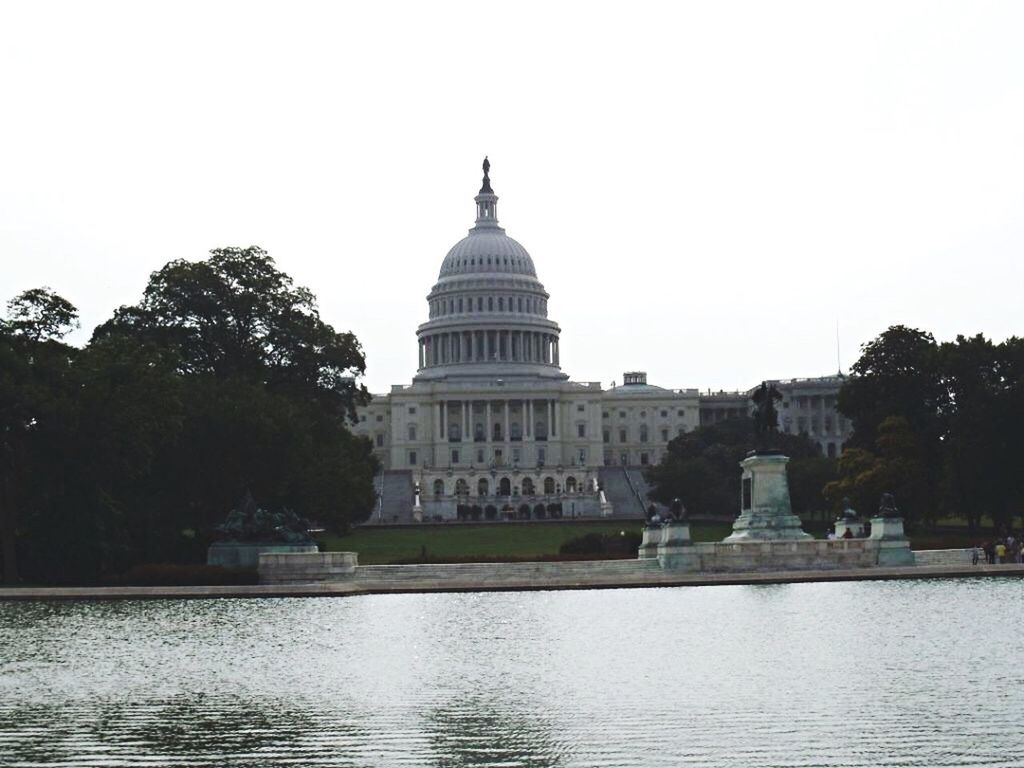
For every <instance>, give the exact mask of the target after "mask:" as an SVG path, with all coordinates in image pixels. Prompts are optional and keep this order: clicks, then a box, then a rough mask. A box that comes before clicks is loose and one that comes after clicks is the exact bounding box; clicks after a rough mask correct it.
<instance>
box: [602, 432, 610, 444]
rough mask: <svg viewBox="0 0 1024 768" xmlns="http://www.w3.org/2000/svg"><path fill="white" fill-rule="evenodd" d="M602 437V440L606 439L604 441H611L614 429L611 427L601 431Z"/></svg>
mask: <svg viewBox="0 0 1024 768" xmlns="http://www.w3.org/2000/svg"><path fill="white" fill-rule="evenodd" d="M601 438H602V440H604V442H606V443H610V442H611V441H612V431H611V430H610V429H606V430H604V431H603V432H602V433H601Z"/></svg>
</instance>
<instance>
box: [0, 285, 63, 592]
mask: <svg viewBox="0 0 1024 768" xmlns="http://www.w3.org/2000/svg"><path fill="white" fill-rule="evenodd" d="M76 325H77V311H76V310H75V308H74V307H73V306H72V305H71V304H70V303H69V302H67V301H66V300H65V299H63V298H61V297H60V296H58V295H57V294H55V293H54V292H53V291H51V290H50V289H48V288H36V289H32V290H28V291H25V292H23V293H21V294H19V295H18V296H15V297H14V298H13V299H11V300H10V301H9V302H8V304H7V317H6V319H3V320H0V557H2V558H3V579H4V581H5V582H7V583H13V582H16V581H18V579H19V567H18V537H19V532H20V529H21V527H22V525H23V522H22V519H23V517H24V515H23V514H22V511H23V510H26V509H28V510H31V509H37V508H39V507H40V505H41V504H42V502H43V498H42V497H43V496H45V494H46V493H48V491H49V488H50V486H49V485H48V484H47V483H46V482H45V480H47V479H49V478H45V479H43V482H42V483H40V482H39V481H40V480H41V478H40V477H39V472H38V467H39V461H34V460H33V459H40V458H41V457H44V456H45V452H44V451H43V450H42V448H43V444H45V438H46V435H47V434H50V433H53V432H54V431H56V430H58V429H60V428H61V425H62V424H63V423H65V421H66V419H67V417H68V413H67V412H68V406H69V403H70V397H71V395H72V393H73V388H72V387H71V385H70V373H71V364H72V361H73V359H74V356H75V350H74V349H72V348H71V347H69V346H67V345H66V344H64V343H63V341H61V340H62V339H63V338H64V337H65V336H66V335H67V334H68V333H69V332H70V331H71V330H72V328H73V327H75V326H76Z"/></svg>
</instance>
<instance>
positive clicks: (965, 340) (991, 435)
mask: <svg viewBox="0 0 1024 768" xmlns="http://www.w3.org/2000/svg"><path fill="white" fill-rule="evenodd" d="M838 408H839V411H840V412H841V413H842V414H843V415H844V416H846V417H847V418H848V419H850V421H851V424H852V426H853V434H852V436H851V438H850V439H849V441H848V442H847V444H846V445H845V447H844V451H843V453H842V455H841V457H840V458H839V459H838V461H837V460H834V459H828V458H825V457H823V456H821V455H820V449H819V448H818V446H817V445H816V444H815V443H814V442H812V441H811V440H809V439H808V438H807V437H806V436H804V435H784V434H778V435H776V436H775V438H774V442H775V443H776V444H777V447H778V448H779V449H780V450H782V451H783V452H785V453H786V454H787V455H789V456H790V457H791V461H790V463H789V465H788V473H789V483H790V491H791V495H792V501H793V509H794V511H795V512H797V513H798V514H801V515H804V516H805V517H806V516H808V515H811V514H813V513H814V512H816V511H819V510H821V511H826V512H831V513H838V512H839V511H840V509H841V507H842V503H843V500H844V499H847V498H848V499H849V500H850V503H851V504H852V506H853V507H854V509H856V510H857V511H859V512H861V513H862V514H865V515H871V514H874V513H875V512H876V511H877V508H878V501H879V498H880V497H881V494H882V493H884V492H891V493H894V494H895V496H896V500H897V503H898V505H899V507H900V510H901V512H902V513H903V516H904V518H905V519H906V521H907V523H908V525H910V526H911V527H912V526H913V525H914V524H925V525H932V524H935V523H937V522H938V521H939V520H943V519H952V520H960V521H963V522H966V523H967V526H968V528H969V529H971V530H975V529H976V528H978V527H979V526H980V525H981V524H982V522H983V520H984V519H986V518H987V519H988V520H989V521H991V523H992V524H993V526H994V527H995V528H996V529H997V530H1008V529H1009V528H1011V527H1012V526H1013V524H1014V516H1015V515H1020V516H1021V523H1022V525H1024V475H1022V473H1021V471H1020V467H1022V466H1024V440H1022V435H1021V432H1022V429H1024V340H1022V339H1020V338H1017V337H1011V338H1009V339H1007V340H1005V341H1003V342H1001V343H998V344H997V343H994V342H992V341H991V340H989V339H986V338H985V337H984V336H983V335H980V334H979V335H976V336H972V337H965V336H958V337H957V338H956V339H955V340H954V341H951V342H945V343H941V344H940V343H937V342H936V341H935V338H934V337H933V336H932V335H931V334H930V333H927V332H925V331H921V330H917V329H914V328H907V327H905V326H900V325H897V326H892V327H890V328H889V329H888V330H886V331H885V332H883V333H882V334H880V335H879V336H878V337H877V338H875V339H873V340H872V341H870V342H868V343H867V344H865V345H864V346H863V347H862V350H861V356H860V358H859V359H858V360H857V362H856V363H855V364H854V365H853V366H852V368H851V375H850V376H848V377H847V378H846V381H845V382H844V384H843V386H842V387H841V389H840V391H839V396H838ZM755 442H756V440H755V435H754V429H753V422H752V420H751V419H749V418H742V419H736V420H733V421H731V422H730V421H725V422H720V423H718V424H715V425H712V426H707V427H701V428H698V429H697V430H695V431H693V432H691V433H688V434H685V435H681V436H679V437H677V438H676V439H674V440H673V441H672V442H671V443H669V446H668V450H667V452H666V454H665V456H664V457H663V458H662V461H661V462H660V463H659V464H658V465H657V466H655V467H652V468H651V469H650V470H649V471H648V477H649V480H650V481H651V483H652V485H653V488H654V490H653V492H652V497H653V498H655V500H657V501H660V502H662V503H669V502H670V501H671V500H672V499H673V498H680V499H682V500H683V501H684V503H685V504H686V505H687V507H688V508H689V509H690V510H691V512H695V513H698V514H709V515H716V516H723V517H728V516H735V515H736V514H737V513H738V498H739V497H738V488H739V478H740V474H741V470H740V468H739V461H740V460H741V459H742V458H743V457H744V456H745V455H746V453H747V452H748V451H749V450H752V449H753V448H754V447H755Z"/></svg>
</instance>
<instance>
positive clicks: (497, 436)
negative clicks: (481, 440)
mask: <svg viewBox="0 0 1024 768" xmlns="http://www.w3.org/2000/svg"><path fill="white" fill-rule="evenodd" d="M491 439H492V440H501V439H502V438H501V422H500V421H496V422H494V429H493V430H492V437H491Z"/></svg>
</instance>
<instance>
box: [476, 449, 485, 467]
mask: <svg viewBox="0 0 1024 768" xmlns="http://www.w3.org/2000/svg"><path fill="white" fill-rule="evenodd" d="M476 463H477V464H483V463H484V449H483V448H477V450H476Z"/></svg>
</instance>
